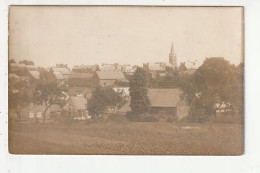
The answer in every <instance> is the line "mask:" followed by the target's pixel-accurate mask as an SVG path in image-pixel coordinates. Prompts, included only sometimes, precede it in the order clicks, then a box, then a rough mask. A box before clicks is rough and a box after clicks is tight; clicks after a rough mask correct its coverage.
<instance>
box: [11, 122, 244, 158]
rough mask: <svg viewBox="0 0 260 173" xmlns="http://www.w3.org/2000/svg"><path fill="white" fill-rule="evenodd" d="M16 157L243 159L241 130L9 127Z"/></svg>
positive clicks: (143, 125)
mask: <svg viewBox="0 0 260 173" xmlns="http://www.w3.org/2000/svg"><path fill="white" fill-rule="evenodd" d="M9 152H10V153H13V154H120V155H121V154H126V155H128V154H133V155H143V154H148V155H240V154H242V153H243V126H242V125H240V124H175V123H168V122H123V123H112V122H110V123H109V122H98V123H90V124H86V123H82V122H81V123H72V124H47V123H46V124H34V123H27V124H26V123H10V124H9Z"/></svg>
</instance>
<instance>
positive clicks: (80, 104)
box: [70, 96, 87, 110]
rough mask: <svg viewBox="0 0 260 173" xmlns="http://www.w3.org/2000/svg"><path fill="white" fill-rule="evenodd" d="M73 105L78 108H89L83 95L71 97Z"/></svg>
mask: <svg viewBox="0 0 260 173" xmlns="http://www.w3.org/2000/svg"><path fill="white" fill-rule="evenodd" d="M70 99H71V103H72V106H73V107H74V108H76V109H78V110H83V109H87V100H86V99H85V97H83V96H75V97H70Z"/></svg>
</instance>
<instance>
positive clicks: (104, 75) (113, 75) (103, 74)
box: [96, 71, 125, 80]
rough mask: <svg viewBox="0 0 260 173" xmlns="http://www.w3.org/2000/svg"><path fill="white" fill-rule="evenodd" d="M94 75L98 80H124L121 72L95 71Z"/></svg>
mask: <svg viewBox="0 0 260 173" xmlns="http://www.w3.org/2000/svg"><path fill="white" fill-rule="evenodd" d="M96 73H97V76H98V78H99V79H115V80H125V76H124V74H123V73H122V72H121V71H97V72H96Z"/></svg>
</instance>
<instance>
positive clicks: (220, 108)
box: [214, 102, 232, 115]
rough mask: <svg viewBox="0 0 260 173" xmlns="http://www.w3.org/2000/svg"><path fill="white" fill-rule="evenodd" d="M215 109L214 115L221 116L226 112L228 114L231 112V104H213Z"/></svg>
mask: <svg viewBox="0 0 260 173" xmlns="http://www.w3.org/2000/svg"><path fill="white" fill-rule="evenodd" d="M214 107H215V109H216V114H217V115H221V114H225V113H226V112H230V111H231V108H232V106H231V104H230V103H225V102H222V103H216V104H215V106H214Z"/></svg>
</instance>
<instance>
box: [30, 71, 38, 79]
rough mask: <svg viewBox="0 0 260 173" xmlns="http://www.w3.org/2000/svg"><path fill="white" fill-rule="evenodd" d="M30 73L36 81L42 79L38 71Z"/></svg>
mask: <svg viewBox="0 0 260 173" xmlns="http://www.w3.org/2000/svg"><path fill="white" fill-rule="evenodd" d="M29 73H30V75H31V76H32V77H33V78H34V79H40V73H39V72H38V71H37V70H35V71H29Z"/></svg>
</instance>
